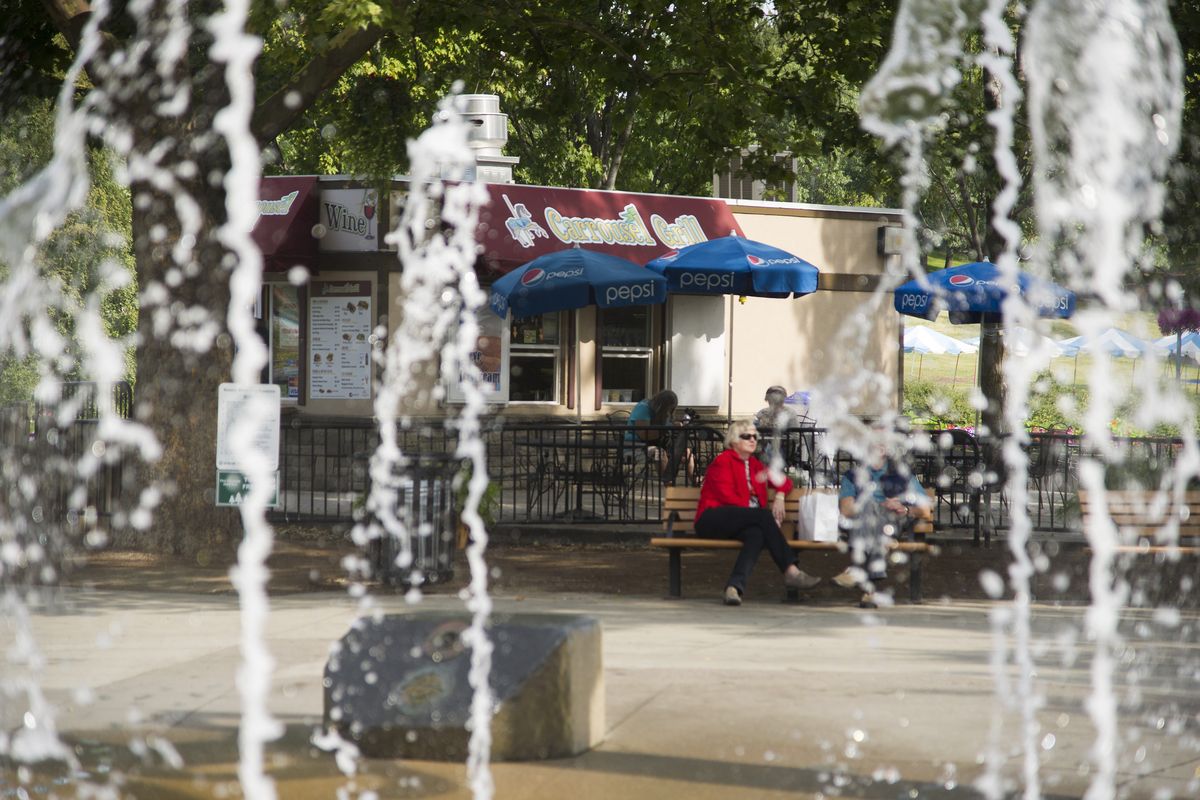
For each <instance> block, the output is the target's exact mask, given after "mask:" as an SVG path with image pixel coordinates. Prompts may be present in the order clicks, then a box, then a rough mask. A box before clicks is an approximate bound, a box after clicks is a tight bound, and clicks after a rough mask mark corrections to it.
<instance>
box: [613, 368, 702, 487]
mask: <svg viewBox="0 0 1200 800" xmlns="http://www.w3.org/2000/svg"><path fill="white" fill-rule="evenodd" d="M678 407H679V396H678V395H676V394H675V393H674V392H673V391H671V390H670V389H663V390H662V391H661V392H659V393H658V394H656V395H654V396H653V397H648V398H646V399H644V400H639V401H638V403H637V405H635V406H634V407H633V410H632V411H630V412H629V420H628V421H627V422H626V423H625V424H626V425H627V426H628V429H627V430H626V431H625V442H626V448H627V449H628V447H629V445H633V458H634V461H635V462H637V463H639V464H644V463H645V462H646V461H647V460H650V461H654V462H657V464H658V471H659V475H660V476H661V477H662V479H663V480H664V481H673V480H674V473H675V472H676V471H677V470H678V469H679V463H680V462H681V461H687V462H688V463H689V474H690V470H691V467H690V461H691V458H690V455H691V454H690V453H688V452H686V450H683V451H682V452H675V451H676V450H679V449H680V448H684V446H685V444H686V442H685V440H684V438H683V437H681V436H680V437H672V436H671V433H670V431H665V430H663V429H662V426H665V425H676V424H678V423H676V422H675V409H677V408H678ZM672 466H673V467H674V468H673V469H672Z"/></svg>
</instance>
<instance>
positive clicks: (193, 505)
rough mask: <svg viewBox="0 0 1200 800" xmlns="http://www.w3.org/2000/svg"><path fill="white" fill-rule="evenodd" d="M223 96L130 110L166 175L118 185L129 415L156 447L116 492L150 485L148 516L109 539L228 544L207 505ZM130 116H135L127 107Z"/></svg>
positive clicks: (216, 553) (220, 251) (185, 548)
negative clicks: (124, 213) (173, 108)
mask: <svg viewBox="0 0 1200 800" xmlns="http://www.w3.org/2000/svg"><path fill="white" fill-rule="evenodd" d="M224 97H225V92H224V84H223V82H218V81H216V80H213V81H209V82H208V85H207V86H205V87H204V100H203V104H202V105H199V106H198V107H196V108H194V109H193V110H192V113H191V115H190V117H189V119H187V120H186V121H184V120H180V121H170V120H163V119H161V118H159V119H157V120H155V118H154V117H153V116H150V115H149V114H148V113H147V116H144V117H141V119H142V120H149V121H146V122H142V123H141V124H139V125H138V126H137V127H136V128H135V129H134V135H135V137H136V138H135V140H134V145H133V149H134V152H135V153H141V154H145V153H149V152H152V151H154V152H156V153H157V155H158V157H159V161H158V166H159V167H160V170H161V171H160V172H158V173H157V177H158V179H159V180H161V179H162V175H163V173H167V174H170V175H171V176H172V178H173V179H174V181H175V183H176V185H175V186H174V187H172V188H171V189H170V190H164V189H163V188H160V186H159V185H157V184H156V183H152V182H151V181H150V180H145V179H142V180H134V181H133V182H132V184H131V187H130V189H131V192H132V196H133V207H134V213H133V246H134V256H135V258H136V261H137V275H138V286H139V288H140V290H141V308H140V312H139V315H138V346H137V386H136V389H135V391H134V417H135V419H137V420H138V421H139V422H140V423H142V424H144V425H146V426H147V427H149V428H150V430H152V431H153V432H154V434H155V435H156V436H157V437H158V441H159V444H160V445H161V446H162V455H161V458H159V459H158V460H157V461H154V462H151V463H140V464H139V465H138V467H137V469H136V470H134V472H135V473H136V475H137V486H136V491H133V492H126V503H127V504H129V505H132V504H134V503H137V502H138V497H139V495H140V493H141V491H142V490H143V489H145V488H153V489H157V490H158V491H159V492H160V494H161V497H160V503H159V505H158V507H157V508H153V509H150V510H152V512H153V516H152V521H151V523H150V525H149V527H144V528H142V529H137V528H134V527H132V526H130V527H127V528H124V529H121V530H118V531H114V535H115V538H116V541H117V543H118V544H120V545H124V546H135V547H138V548H141V549H147V550H153V551H156V552H165V553H170V554H175V555H181V556H184V557H187V558H189V559H191V560H194V561H196V562H197V563H201V564H204V563H212V562H219V561H221V560H224V559H225V558H226V557H227V556H228V555H229V554H231V553H232V551H233V547H234V543H235V542H236V538H237V533H238V531H239V530H240V527H241V524H240V518H239V516H238V512H237V511H236V510H235V509H229V508H217V507H216V506H215V505H214V502H215V489H216V431H217V388H218V386H219V385H220V384H221V383H222V382H223V381H228V380H229V375H230V365H231V363H232V350H231V346H230V339H229V336H228V334H227V333H226V322H225V317H226V313H227V311H228V308H229V274H230V258H229V253H228V251H227V250H226V249H225V247H224V246H223V245H222V244H221V243H220V242H219V241H218V239H217V236H216V234H217V230H218V229H219V227H220V226H221V225H222V224H223V223H224V222H225V218H226V215H225V192H224V187H223V185H222V182H223V179H224V176H225V175H226V174H227V172H228V170H229V158H228V152H227V151H226V149H225V147H224V145H223V141H222V140H221V139H220V137H217V136H214V135H213V134H212V133H211V120H212V115H213V114H214V113H215V111H216V110H217V109H219V108H221V107H223V106H224V104H225V103H224ZM132 118H133V119H139V117H138V116H137V110H136V109H134V110H133V114H132ZM166 143H171V144H172V145H173V146H164V145H165V144H166ZM189 165H194V168H192V167H191V166H189ZM190 204H194V205H191V207H190V208H189V205H190ZM184 220H187V221H188V223H187V224H190V225H193V226H194V227H192V228H185V223H184V222H183V221H184ZM189 245H191V246H190V247H189ZM135 519H136V517H135Z"/></svg>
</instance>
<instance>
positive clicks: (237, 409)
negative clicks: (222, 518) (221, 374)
mask: <svg viewBox="0 0 1200 800" xmlns="http://www.w3.org/2000/svg"><path fill="white" fill-rule="evenodd" d="M279 398H280V394H279V387H278V386H276V385H274V384H257V385H254V386H243V385H241V384H237V383H222V384H221V386H220V389H219V390H218V392H217V494H216V504H217V505H218V506H240V505H241V504H242V503H243V501H244V500H245V499H246V496H247V495H248V494H249V493H250V490H251V479H250V476H249V475H247V474H246V473H245V472H243V471H241V470H240V469H238V467H240V466H242V464H241V462H240V461H239V460H238V458H237V456H236V454H235V453H234V451H233V442H234V441H235V438H236V440H238V441H241V442H243V443H244V444H243V448H249V449H250V450H251V451H252V452H254V453H255V454H256V455H257V456H258V457H260V458H263V459H266V461H267V465H268V466H267V468H268V469H269V470H270V471H271V473H272V482H273V483H274V486H273V487H272V491H271V498H270V500H269V501H268V502H267V505H268V506H270V507H271V508H276V507H278V506H279V421H280V402H279ZM250 408H253V409H254V412H255V413H254V416H256V417H257V419H256V420H255V425H254V426H253V427H252V428H249V429H247V428H246V420H247V418H248V417H249V416H250V415H249V414H248V413H247V412H248V410H249V409H250ZM231 430H232V431H233V432H234V433H235V434H236V437H235V436H234V435H233V434H231Z"/></svg>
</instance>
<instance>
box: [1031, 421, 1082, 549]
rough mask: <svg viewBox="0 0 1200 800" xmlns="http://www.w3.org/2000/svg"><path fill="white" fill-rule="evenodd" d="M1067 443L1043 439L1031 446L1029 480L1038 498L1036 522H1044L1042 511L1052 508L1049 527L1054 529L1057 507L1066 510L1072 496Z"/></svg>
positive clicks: (1047, 437) (1055, 439)
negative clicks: (1046, 507)
mask: <svg viewBox="0 0 1200 800" xmlns="http://www.w3.org/2000/svg"><path fill="white" fill-rule="evenodd" d="M1069 477H1070V476H1069V470H1068V455H1067V442H1066V441H1065V440H1063V439H1058V438H1056V437H1053V436H1040V437H1038V438H1037V439H1036V440H1035V441H1034V442H1033V444H1032V445H1031V446H1030V453H1029V480H1030V482H1031V483H1032V484H1033V488H1034V491H1035V492H1036V494H1037V509H1038V512H1037V522H1038V524H1040V523H1041V521H1042V509H1043V507H1044V506H1045V505H1049V506H1050V527H1051V528H1053V527H1055V522H1054V511H1055V506H1058V507H1059V509H1060V513H1063V512H1062V511H1061V510H1063V509H1065V508H1066V505H1067V498H1068V495H1069V494H1073V490H1072V487H1071V485H1070V481H1069Z"/></svg>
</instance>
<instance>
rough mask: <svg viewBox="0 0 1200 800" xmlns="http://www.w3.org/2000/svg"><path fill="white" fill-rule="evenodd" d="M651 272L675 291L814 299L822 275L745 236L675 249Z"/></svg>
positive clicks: (656, 262) (799, 260)
mask: <svg viewBox="0 0 1200 800" xmlns="http://www.w3.org/2000/svg"><path fill="white" fill-rule="evenodd" d="M646 267H647V268H648V269H652V270H654V271H655V272H659V273H662V274H663V275H665V276H666V277H667V288H668V289H670V290H671V291H672V292H681V293H686V294H736V295H750V296H753V297H789V296H791V295H795V296H797V297H799V296H800V295H805V294H812V293H813V292H815V291H816V290H817V276H818V274H819V272H820V271H819V270H818V269H817V268H816V267H814V266H813V265H812V264H810V263H808V262H807V261H805V260H804V259H802V258H800V257H799V256H794V255H792V254H791V253H789V252H787V251H786V250H780V249H779V248H778V247H772V246H771V245H769V244H763V243H762V242H756V241H754V240H753V239H744V238H742V237H740V236H724V237H722V238H720V239H710V240H708V241H706V242H698V243H696V244H691V245H688V246H687V247H684V248H682V249H680V250H672V251H671V252H669V253H667V254H666V255H662V256H659V257H658V258H656V259H654V260H653V261H651V262H650V263H649V264H647V265H646Z"/></svg>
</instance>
